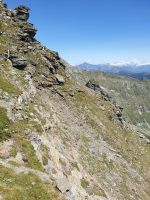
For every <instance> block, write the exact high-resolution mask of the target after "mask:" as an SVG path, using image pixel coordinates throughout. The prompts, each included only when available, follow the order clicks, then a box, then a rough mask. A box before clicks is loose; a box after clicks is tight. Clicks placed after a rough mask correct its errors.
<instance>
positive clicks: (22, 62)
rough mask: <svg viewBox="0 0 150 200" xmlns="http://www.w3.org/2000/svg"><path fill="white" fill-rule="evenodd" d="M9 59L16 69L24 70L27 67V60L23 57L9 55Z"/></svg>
mask: <svg viewBox="0 0 150 200" xmlns="http://www.w3.org/2000/svg"><path fill="white" fill-rule="evenodd" d="M9 59H10V60H11V62H12V65H13V67H15V68H18V69H24V68H25V67H26V66H27V65H28V60H27V59H26V58H24V57H18V56H16V55H10V57H9Z"/></svg>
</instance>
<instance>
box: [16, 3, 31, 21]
mask: <svg viewBox="0 0 150 200" xmlns="http://www.w3.org/2000/svg"><path fill="white" fill-rule="evenodd" d="M29 10H30V8H28V7H26V6H23V5H20V6H18V7H17V8H15V10H14V17H16V18H17V19H19V20H21V21H27V20H28V18H29Z"/></svg>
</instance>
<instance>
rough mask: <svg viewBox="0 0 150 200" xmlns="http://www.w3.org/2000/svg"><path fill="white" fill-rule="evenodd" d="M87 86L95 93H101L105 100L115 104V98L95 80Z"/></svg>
mask: <svg viewBox="0 0 150 200" xmlns="http://www.w3.org/2000/svg"><path fill="white" fill-rule="evenodd" d="M86 86H87V87H88V88H91V89H93V90H94V91H98V92H100V93H101V95H102V96H103V97H104V99H105V100H109V101H113V102H115V100H114V99H113V97H112V96H111V95H110V94H109V93H108V91H107V90H106V88H104V87H102V86H100V85H99V84H98V83H96V82H95V81H94V80H90V81H89V82H87V83H86Z"/></svg>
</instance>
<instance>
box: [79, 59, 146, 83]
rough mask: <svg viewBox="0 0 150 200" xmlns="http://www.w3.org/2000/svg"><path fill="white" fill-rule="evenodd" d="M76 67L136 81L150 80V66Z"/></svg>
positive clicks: (88, 65)
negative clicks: (126, 77)
mask: <svg viewBox="0 0 150 200" xmlns="http://www.w3.org/2000/svg"><path fill="white" fill-rule="evenodd" d="M76 67H78V68H80V69H86V70H88V71H102V72H105V73H108V74H114V75H122V76H128V77H132V78H136V79H140V80H143V79H150V64H143V65H140V64H135V63H132V64H123V65H122V64H115V65H114V64H109V63H107V64H99V65H93V64H89V63H86V62H85V63H82V64H80V65H77V66H76Z"/></svg>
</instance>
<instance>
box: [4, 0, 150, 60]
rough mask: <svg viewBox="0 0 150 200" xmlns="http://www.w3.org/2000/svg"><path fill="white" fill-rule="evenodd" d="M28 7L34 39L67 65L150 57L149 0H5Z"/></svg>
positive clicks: (9, 4)
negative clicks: (36, 30) (53, 51)
mask: <svg viewBox="0 0 150 200" xmlns="http://www.w3.org/2000/svg"><path fill="white" fill-rule="evenodd" d="M5 2H6V3H7V4H8V7H9V8H14V7H16V6H17V5H19V4H23V5H27V6H29V7H30V8H31V11H30V13H31V15H30V19H29V21H30V22H32V23H33V24H34V25H35V26H36V28H37V29H38V33H37V36H36V38H37V39H38V40H39V41H40V42H42V43H43V44H44V45H45V46H47V47H48V48H50V49H52V50H55V51H58V52H59V54H60V55H61V57H63V58H64V59H66V60H67V61H68V62H70V63H71V64H79V63H82V62H84V61H88V62H90V63H106V62H120V61H124V62H128V61H133V60H135V61H141V62H150V0H43V1H41V0H5Z"/></svg>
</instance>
